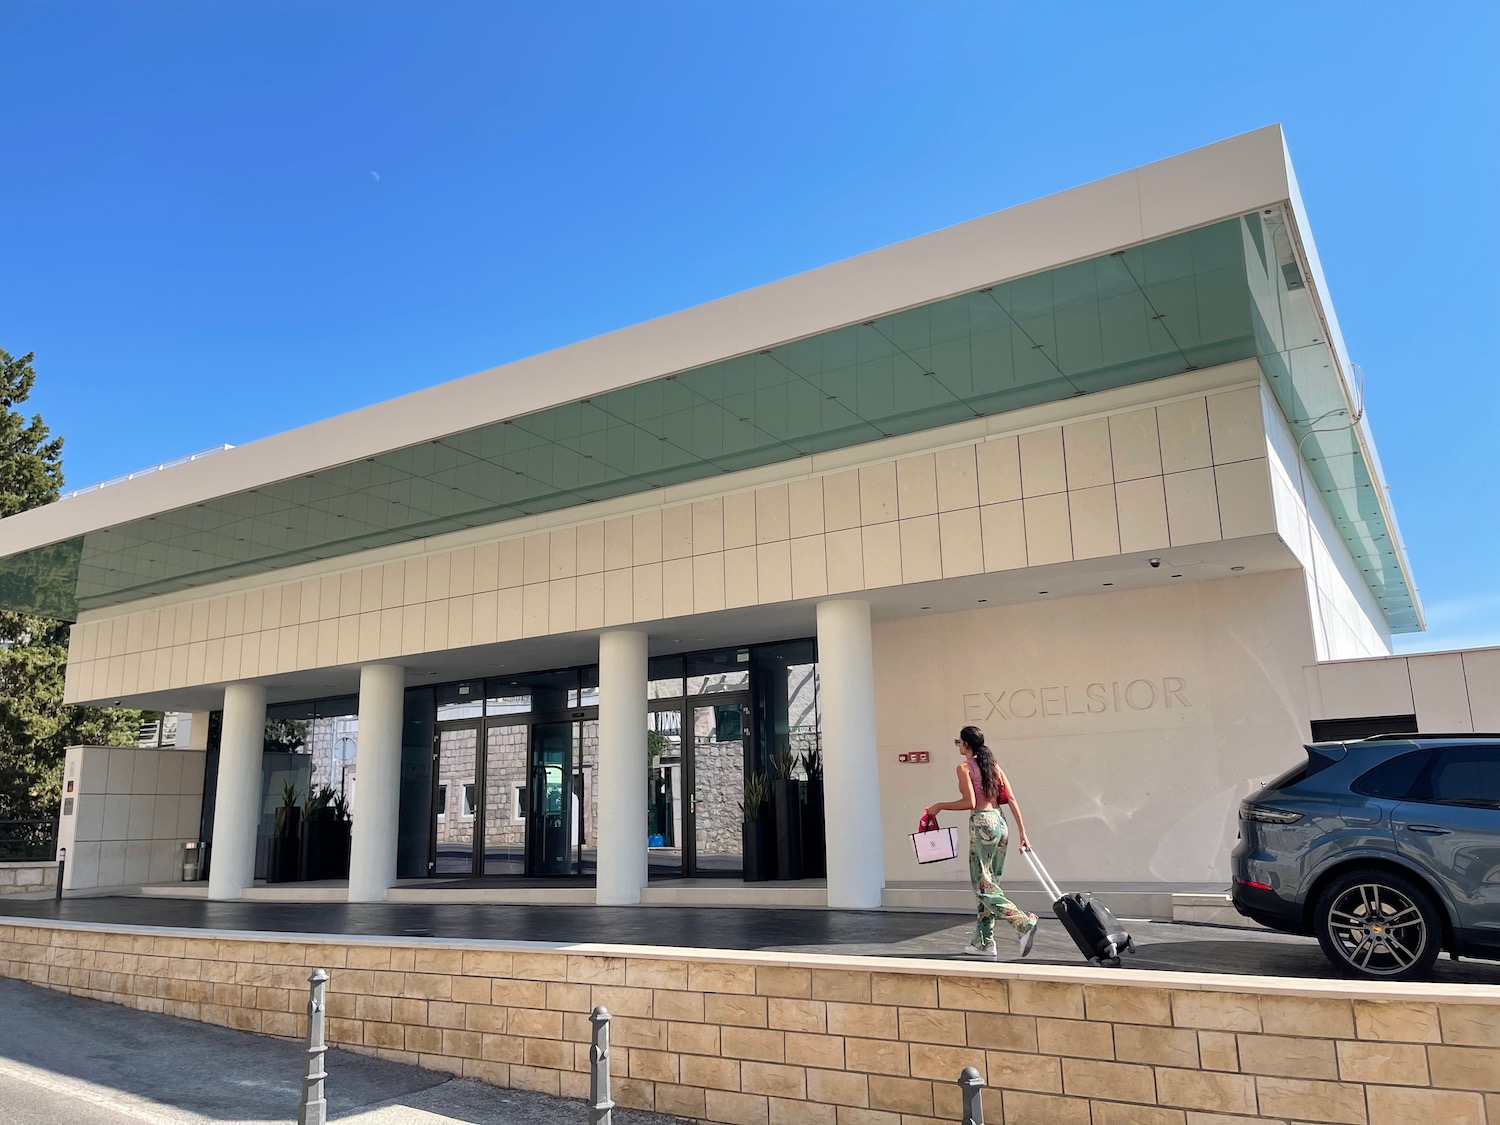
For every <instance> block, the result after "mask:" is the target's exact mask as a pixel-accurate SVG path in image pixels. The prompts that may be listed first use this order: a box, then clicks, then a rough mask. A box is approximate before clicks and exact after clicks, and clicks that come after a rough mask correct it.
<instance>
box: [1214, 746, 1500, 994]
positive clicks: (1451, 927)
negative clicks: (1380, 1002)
mask: <svg viewBox="0 0 1500 1125" xmlns="http://www.w3.org/2000/svg"><path fill="white" fill-rule="evenodd" d="M1306 750H1307V761H1306V763H1304V764H1302V765H1300V766H1298V767H1297V768H1296V769H1294V770H1292V771H1290V772H1289V773H1286V774H1283V775H1282V776H1281V777H1279V778H1277V779H1276V780H1275V781H1273V782H1271V784H1270V785H1267V786H1266V787H1265V788H1264V789H1262V790H1261V791H1260V792H1259V793H1257V794H1255V795H1254V796H1253V797H1251V798H1249V799H1248V800H1246V801H1244V802H1243V803H1242V804H1241V805H1240V841H1239V843H1238V844H1237V845H1236V846H1235V849H1234V853H1233V868H1234V890H1233V897H1234V906H1235V909H1236V910H1238V911H1239V912H1240V913H1241V914H1243V915H1245V916H1246V917H1247V918H1252V919H1254V920H1255V921H1257V922H1260V923H1262V924H1263V925H1266V926H1271V927H1272V928H1274V929H1278V930H1285V931H1287V932H1288V933H1295V934H1316V935H1317V938H1318V943H1319V944H1320V945H1321V946H1322V947H1323V952H1324V953H1325V954H1326V955H1327V956H1328V959H1329V960H1330V961H1332V962H1333V964H1334V965H1335V966H1336V967H1337V968H1338V969H1339V970H1340V971H1341V972H1343V973H1345V974H1346V975H1348V976H1355V977H1368V978H1379V979H1382V980H1413V979H1418V978H1421V977H1423V976H1425V975H1426V974H1427V973H1428V972H1429V971H1430V970H1431V968H1432V965H1433V962H1435V961H1436V960H1437V958H1438V954H1439V953H1440V952H1441V951H1442V950H1444V949H1446V950H1448V952H1449V953H1450V955H1452V956H1453V957H1455V958H1456V957H1459V956H1466V957H1478V958H1484V959H1500V735H1493V734H1432V735H1425V734H1409V735H1377V736H1376V737H1374V738H1366V739H1362V740H1360V741H1357V742H1320V743H1315V744H1313V745H1310V746H1308V747H1306Z"/></svg>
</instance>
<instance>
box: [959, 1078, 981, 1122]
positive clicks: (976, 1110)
mask: <svg viewBox="0 0 1500 1125" xmlns="http://www.w3.org/2000/svg"><path fill="white" fill-rule="evenodd" d="M958 1088H959V1089H960V1090H962V1091H963V1092H964V1119H963V1122H962V1125H984V1079H983V1078H981V1077H980V1076H979V1071H977V1070H975V1069H974V1068H973V1067H972V1066H966V1067H964V1068H963V1070H962V1072H960V1074H959V1076H958Z"/></svg>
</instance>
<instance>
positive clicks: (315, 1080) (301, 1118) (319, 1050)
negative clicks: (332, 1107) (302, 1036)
mask: <svg viewBox="0 0 1500 1125" xmlns="http://www.w3.org/2000/svg"><path fill="white" fill-rule="evenodd" d="M307 980H308V983H309V984H311V985H312V991H311V994H310V995H309V996H308V998H307V1074H306V1075H305V1076H304V1077H303V1079H302V1104H300V1105H299V1106H298V1107H297V1125H327V1122H328V1101H327V1098H326V1097H325V1096H324V1095H325V1093H326V1091H325V1090H324V1089H323V1081H324V1079H326V1078H327V1077H328V1072H327V1070H326V1068H325V1062H326V1056H327V1054H328V1044H327V1043H326V1042H325V1041H324V1037H323V1012H324V1007H325V996H324V989H325V988H326V987H327V985H328V974H327V973H325V972H324V971H323V970H322V969H314V970H313V974H312V976H310V977H308V978H307Z"/></svg>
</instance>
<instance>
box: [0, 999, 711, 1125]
mask: <svg viewBox="0 0 1500 1125" xmlns="http://www.w3.org/2000/svg"><path fill="white" fill-rule="evenodd" d="M0 1012H3V1013H4V1016H5V1018H4V1019H0V1121H3V1122H5V1125H140V1123H141V1122H161V1123H165V1125H200V1123H203V1122H236V1123H239V1125H262V1123H266V1125H270V1123H276V1125H283V1123H285V1122H290V1121H293V1120H295V1119H296V1116H297V1103H298V1099H299V1098H300V1096H301V1090H302V1086H301V1078H302V1073H303V1067H304V1065H305V1060H304V1056H303V1048H302V1046H301V1045H300V1044H298V1043H291V1042H287V1041H285V1040H281V1039H272V1038H269V1037H267V1036H262V1035H251V1034H248V1033H246V1032H241V1031H229V1030H227V1029H225V1028H220V1027H212V1026H210V1025H208V1024H201V1023H194V1022H192V1021H190V1020H180V1019H174V1018H172V1017H171V1016H162V1015H155V1014H153V1013H150V1012H139V1011H136V1010H135V1009H133V1008H125V1007H121V1006H119V1005H116V1004H106V1003H103V1002H101V1001H97V1000H84V999H80V998H78V997H75V996H69V995H67V994H66V993H61V992H53V991H50V990H48V989H44V988H37V987H35V986H34V985H29V984H22V983H20V982H18V981H12V980H0ZM327 1065H328V1075H329V1077H328V1083H327V1097H328V1119H329V1120H330V1121H339V1122H343V1123H344V1125H447V1123H450V1122H464V1123H468V1125H581V1123H582V1122H584V1121H586V1120H587V1119H588V1118H587V1108H586V1106H585V1105H584V1103H583V1102H578V1101H570V1100H567V1099H563V1098H549V1097H546V1096H544V1095H541V1094H530V1093H526V1092H524V1091H520V1090H500V1089H496V1088H495V1087H493V1086H486V1085H484V1084H482V1083H479V1082H473V1081H462V1080H457V1079H451V1078H449V1077H448V1076H447V1075H444V1074H439V1073H436V1072H434V1071H428V1070H420V1069H418V1068H417V1067H414V1066H404V1065H401V1064H399V1063H390V1062H383V1061H381V1060H379V1059H373V1058H368V1057H366V1056H364V1055H355V1054H350V1053H348V1052H347V1051H338V1050H333V1051H330V1052H329V1053H328V1060H327ZM615 1121H616V1122H617V1123H618V1125H682V1123H681V1122H679V1120H678V1119H677V1118H675V1117H666V1116H663V1115H661V1114H655V1113H639V1112H632V1111H627V1110H616V1111H615Z"/></svg>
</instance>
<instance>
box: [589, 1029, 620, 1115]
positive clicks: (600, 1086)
mask: <svg viewBox="0 0 1500 1125" xmlns="http://www.w3.org/2000/svg"><path fill="white" fill-rule="evenodd" d="M589 1023H591V1024H593V1025H594V1034H593V1043H592V1044H591V1045H590V1046H589V1103H590V1104H589V1125H614V1119H615V1117H614V1114H615V1103H614V1102H613V1101H611V1100H610V1097H609V1010H608V1009H607V1008H605V1007H604V1006H603V1005H602V1004H601V1005H600V1006H599V1007H597V1008H595V1009H594V1010H593V1011H592V1012H591V1013H589Z"/></svg>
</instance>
